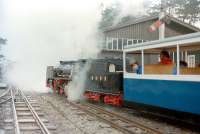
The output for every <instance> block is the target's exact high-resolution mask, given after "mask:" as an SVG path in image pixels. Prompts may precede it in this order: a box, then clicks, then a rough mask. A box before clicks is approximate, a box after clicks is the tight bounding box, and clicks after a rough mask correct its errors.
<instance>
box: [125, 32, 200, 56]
mask: <svg viewBox="0 0 200 134" xmlns="http://www.w3.org/2000/svg"><path fill="white" fill-rule="evenodd" d="M177 44H178V45H179V46H189V48H188V49H191V48H193V49H197V48H198V49H200V32H197V33H192V34H186V35H180V36H175V37H170V38H165V39H162V40H156V41H150V42H144V43H139V44H135V45H132V46H126V47H125V48H124V52H132V51H138V50H145V49H154V48H161V47H166V48H167V47H172V46H175V45H177Z"/></svg>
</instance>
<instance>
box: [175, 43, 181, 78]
mask: <svg viewBox="0 0 200 134" xmlns="http://www.w3.org/2000/svg"><path fill="white" fill-rule="evenodd" d="M176 48H177V50H176V51H177V63H176V64H177V75H179V74H180V51H179V44H177V45H176Z"/></svg>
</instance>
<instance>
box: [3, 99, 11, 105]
mask: <svg viewBox="0 0 200 134" xmlns="http://www.w3.org/2000/svg"><path fill="white" fill-rule="evenodd" d="M10 99H12V97H9V98H7V99H6V100H3V101H1V102H0V105H1V104H3V103H5V102H7V101H9V100H10Z"/></svg>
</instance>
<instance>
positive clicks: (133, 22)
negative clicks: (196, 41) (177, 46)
mask: <svg viewBox="0 0 200 134" xmlns="http://www.w3.org/2000/svg"><path fill="white" fill-rule="evenodd" d="M167 17H168V18H169V19H170V21H173V22H175V23H178V24H180V25H183V26H185V27H187V28H189V29H191V30H194V31H196V32H199V31H200V29H199V28H198V27H195V26H193V25H190V24H188V23H185V22H183V21H181V20H178V19H177V18H175V17H173V16H170V15H167ZM158 18H159V16H158V15H154V16H145V17H140V18H138V19H136V20H135V19H134V20H129V21H127V22H125V23H120V24H118V25H116V26H111V27H107V28H105V29H104V30H103V31H104V32H107V31H111V30H116V29H119V28H123V27H127V26H130V25H134V24H138V23H141V22H145V21H149V20H154V19H158Z"/></svg>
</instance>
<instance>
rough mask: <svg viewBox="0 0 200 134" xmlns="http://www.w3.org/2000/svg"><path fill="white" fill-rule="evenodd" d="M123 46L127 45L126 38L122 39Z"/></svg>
mask: <svg viewBox="0 0 200 134" xmlns="http://www.w3.org/2000/svg"><path fill="white" fill-rule="evenodd" d="M123 46H124V47H125V46H127V39H123Z"/></svg>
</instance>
